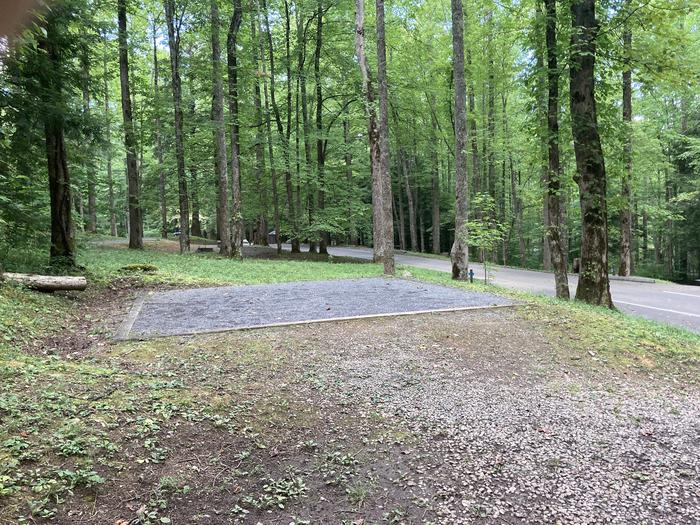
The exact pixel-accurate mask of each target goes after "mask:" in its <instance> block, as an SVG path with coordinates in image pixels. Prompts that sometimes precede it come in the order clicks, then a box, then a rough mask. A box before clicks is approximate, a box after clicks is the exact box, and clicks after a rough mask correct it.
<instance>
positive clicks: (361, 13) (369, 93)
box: [355, 0, 384, 262]
mask: <svg viewBox="0 0 700 525" xmlns="http://www.w3.org/2000/svg"><path fill="white" fill-rule="evenodd" d="M355 7H356V11H355V53H356V54H357V60H358V63H359V66H360V72H361V73H362V90H363V91H364V95H365V114H366V115H367V120H368V130H367V131H368V133H367V135H368V143H369V158H370V169H371V173H372V240H373V248H374V262H382V261H383V259H384V242H383V240H384V236H383V226H382V220H383V217H384V214H383V209H384V207H383V204H382V179H381V167H380V163H379V130H378V127H377V126H378V125H377V109H376V97H375V93H374V86H373V85H372V76H371V73H370V69H369V64H368V63H367V54H366V51H365V5H364V0H355Z"/></svg>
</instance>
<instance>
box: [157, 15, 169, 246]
mask: <svg viewBox="0 0 700 525" xmlns="http://www.w3.org/2000/svg"><path fill="white" fill-rule="evenodd" d="M158 78H159V69H158V46H157V45H156V21H155V19H154V20H153V93H154V98H155V101H154V102H155V107H154V112H155V118H154V128H155V129H154V132H155V142H156V158H157V160H158V197H159V201H160V236H161V238H163V239H167V238H168V207H167V204H166V200H165V179H166V177H165V166H164V165H163V129H162V123H161V119H160V86H159V85H158Z"/></svg>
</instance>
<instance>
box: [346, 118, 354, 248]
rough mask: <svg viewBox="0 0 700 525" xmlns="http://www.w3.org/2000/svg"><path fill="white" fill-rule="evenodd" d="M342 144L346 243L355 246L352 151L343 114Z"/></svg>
mask: <svg viewBox="0 0 700 525" xmlns="http://www.w3.org/2000/svg"><path fill="white" fill-rule="evenodd" d="M343 145H344V146H345V182H346V184H347V188H346V189H347V195H348V196H347V203H348V208H347V214H348V244H350V245H351V246H355V245H356V244H357V228H356V225H355V216H354V213H353V209H352V201H353V195H354V184H353V180H352V152H351V151H350V119H349V117H348V116H347V114H346V116H345V118H344V119H343Z"/></svg>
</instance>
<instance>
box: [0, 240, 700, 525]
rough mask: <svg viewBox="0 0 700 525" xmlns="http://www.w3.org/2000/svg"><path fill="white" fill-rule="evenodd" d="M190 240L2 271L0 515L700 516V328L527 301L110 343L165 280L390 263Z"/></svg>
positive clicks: (418, 519)
mask: <svg viewBox="0 0 700 525" xmlns="http://www.w3.org/2000/svg"><path fill="white" fill-rule="evenodd" d="M189 257H190V258H189V259H188V263H187V264H183V263H182V257H181V256H178V255H173V254H169V253H162V252H159V251H157V250H146V251H144V252H141V253H133V252H128V251H126V250H116V249H96V250H95V249H93V250H88V251H86V252H84V254H83V255H82V256H81V264H83V265H84V266H85V267H86V271H87V274H88V277H89V278H90V281H91V283H92V285H91V287H90V288H89V290H88V291H87V292H85V293H81V294H66V295H63V296H61V295H56V296H49V295H41V294H37V293H33V292H29V291H26V290H23V289H21V288H15V287H9V286H5V287H3V288H0V329H2V333H3V338H2V340H0V379H1V381H0V523H3V524H4V523H8V524H9V523H23V522H25V523H31V522H41V521H43V520H49V519H50V520H52V522H53V523H61V524H63V523H65V524H68V523H71V524H76V523H89V524H93V523H94V524H105V523H106V524H111V525H116V524H118V525H126V524H136V523H139V524H147V523H151V524H157V523H174V524H179V523H213V524H217V523H237V522H241V523H266V524H267V523H282V524H285V525H286V524H289V523H295V524H301V523H348V524H352V523H354V524H369V523H494V524H495V523H542V524H544V523H556V522H560V523H593V522H596V523H597V522H611V523H613V522H617V523H628V522H636V521H638V522H649V523H652V522H653V523H674V524H680V523H689V524H690V523H698V521H700V499H699V496H698V495H699V494H700V459H699V458H700V440H699V439H698V435H699V432H700V424H699V423H698V422H699V421H700V385H699V384H698V382H699V379H700V374H699V370H700V368H699V366H698V365H699V363H700V337H698V336H697V335H694V334H691V333H689V332H684V331H682V330H676V329H672V328H669V327H665V326H662V325H658V324H655V323H651V322H647V321H643V320H639V319H635V318H631V317H628V316H624V315H621V314H619V313H614V312H607V311H605V310H600V309H596V308H589V307H584V306H581V305H575V304H562V303H558V302H555V301H548V300H546V299H534V298H530V301H529V304H528V305H526V306H523V307H519V308H518V309H514V310H494V311H481V312H479V311H473V312H453V313H440V314H428V315H419V316H412V317H401V318H382V319H367V320H356V321H342V322H333V323H325V324H322V325H302V326H293V327H284V328H267V329H262V330H253V331H244V332H231V333H220V334H209V335H197V336H179V337H171V338H161V339H156V340H150V341H143V342H133V341H128V342H116V341H114V340H113V339H112V337H111V336H112V334H114V332H115V331H116V328H117V326H118V324H119V323H120V322H121V320H122V318H123V316H124V315H125V313H126V312H127V311H128V309H129V307H130V306H131V301H132V299H133V297H134V296H135V295H136V294H138V293H141V292H143V291H144V290H146V289H154V290H165V289H173V288H175V287H177V288H181V287H184V286H187V287H191V286H205V285H212V284H247V283H261V282H271V281H272V282H282V281H290V280H318V279H323V278H351V277H352V278H354V277H366V276H375V275H378V274H379V272H380V271H381V269H380V268H379V267H378V266H376V265H371V264H362V265H361V264H328V263H322V262H294V261H279V260H278V261H265V260H252V261H251V260H249V261H243V262H234V261H225V260H222V259H219V258H216V257H211V256H204V255H199V256H195V255H192V256H189ZM130 264H131V265H133V264H140V265H153V266H155V267H156V269H155V270H153V269H151V270H152V272H151V273H143V274H142V273H139V271H138V269H137V267H130V269H128V270H124V269H123V268H125V267H126V266H128V265H130ZM144 268H145V267H144ZM399 271H400V273H402V274H404V275H406V274H407V273H408V270H407V269H400V270H399ZM410 272H411V277H414V278H419V279H422V280H425V281H429V282H436V283H440V284H449V280H448V277H446V276H444V275H442V274H439V273H438V272H430V271H427V270H415V269H411V270H410ZM461 286H464V287H466V288H469V289H475V290H480V291H484V290H488V291H490V292H491V291H493V290H492V289H490V288H486V287H483V286H477V285H471V286H469V285H461ZM519 298H520V299H523V298H524V297H523V296H522V295H520V296H519Z"/></svg>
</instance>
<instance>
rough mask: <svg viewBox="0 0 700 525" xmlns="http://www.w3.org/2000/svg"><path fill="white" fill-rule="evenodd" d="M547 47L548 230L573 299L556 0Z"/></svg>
mask: <svg viewBox="0 0 700 525" xmlns="http://www.w3.org/2000/svg"><path fill="white" fill-rule="evenodd" d="M544 4H545V17H546V19H545V27H546V29H545V33H546V48H547V91H548V96H547V157H548V165H547V176H546V184H547V195H546V197H545V198H546V199H547V206H546V209H547V214H548V221H547V231H546V233H545V235H546V237H547V242H548V243H549V256H550V258H551V262H552V266H553V267H554V287H555V291H556V295H557V297H558V298H560V299H569V278H568V275H567V267H568V262H567V261H568V257H567V255H566V253H565V252H564V246H563V242H562V234H561V229H562V227H561V215H562V214H561V210H560V208H561V202H562V198H561V183H560V180H561V166H560V163H559V65H558V63H557V5H556V0H544Z"/></svg>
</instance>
